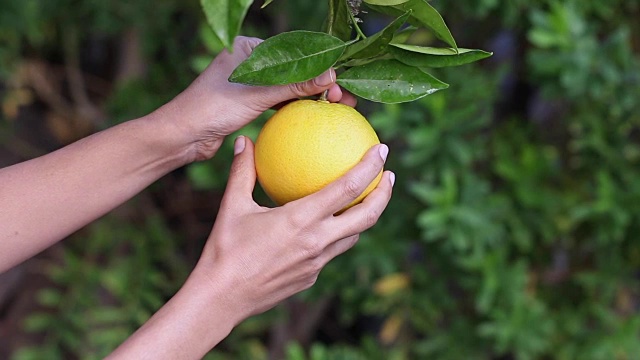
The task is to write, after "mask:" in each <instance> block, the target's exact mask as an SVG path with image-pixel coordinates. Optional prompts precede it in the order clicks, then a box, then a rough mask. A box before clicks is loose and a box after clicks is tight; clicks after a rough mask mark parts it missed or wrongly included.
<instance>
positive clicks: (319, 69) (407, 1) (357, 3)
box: [201, 0, 492, 103]
mask: <svg viewBox="0 0 640 360" xmlns="http://www.w3.org/2000/svg"><path fill="white" fill-rule="evenodd" d="M272 2H273V0H266V1H265V2H264V4H263V5H262V7H265V6H268V5H269V4H270V3H272ZM363 2H364V4H365V5H366V6H367V9H368V10H367V11H374V12H379V13H382V14H386V15H390V16H393V17H394V20H393V21H391V22H390V23H389V24H387V26H385V27H384V28H383V29H381V30H379V31H378V32H376V33H375V34H372V35H370V36H366V35H365V34H364V32H363V31H362V30H361V29H360V26H359V23H361V22H362V20H361V19H360V18H359V16H360V15H361V14H362V13H365V11H363V9H361V6H362V5H363ZM252 3H253V1H250V0H201V4H202V7H203V9H204V12H205V14H206V17H207V20H208V22H209V24H210V26H211V28H212V29H213V32H214V34H215V36H216V37H217V38H218V39H219V40H220V42H221V43H222V44H223V45H224V46H225V47H226V48H227V49H229V50H231V46H232V44H233V40H234V38H235V37H236V36H237V35H238V33H239V31H240V27H241V25H242V22H243V20H244V17H245V16H246V13H247V11H248V9H249V7H250V6H251V4H252ZM328 5H329V6H328V14H327V17H326V21H325V26H324V32H316V31H308V30H295V31H290V32H284V33H281V34H278V35H276V36H273V37H271V38H269V39H267V40H266V41H264V42H263V43H262V44H260V45H259V46H258V47H256V49H255V50H254V51H253V53H252V54H251V56H250V57H249V58H248V59H246V60H245V61H244V62H243V63H242V64H240V65H239V66H238V67H237V68H236V70H235V71H234V72H233V73H232V74H231V77H230V78H229V80H230V81H232V82H238V83H243V84H248V85H263V86H265V85H282V84H290V83H295V82H302V81H306V80H309V79H312V78H314V77H316V76H318V75H320V74H322V73H323V72H325V71H326V70H328V69H329V68H331V67H334V68H336V69H339V70H340V73H339V75H338V79H337V83H338V84H339V85H341V86H342V87H344V88H345V89H347V90H349V91H350V92H352V93H353V94H355V95H357V96H359V97H362V98H364V99H367V100H371V101H375V102H382V103H400V102H408V101H413V100H417V99H420V98H422V97H424V96H426V95H429V94H432V93H434V92H436V91H438V90H442V89H446V88H447V87H448V86H449V85H448V84H446V83H444V82H442V81H440V80H438V79H437V78H435V77H434V76H432V75H430V74H429V72H428V70H429V68H438V67H448V66H458V65H463V64H467V63H470V62H474V61H477V60H480V59H484V58H486V57H489V56H491V55H492V54H491V53H490V52H486V51H482V50H476V49H466V48H460V47H458V45H457V44H456V41H455V39H454V38H453V35H452V34H451V31H450V30H449V28H448V27H447V25H446V23H445V22H444V20H443V18H442V16H441V15H440V13H438V11H437V10H436V9H435V8H433V7H432V6H431V5H430V4H429V3H428V2H427V1H426V0H364V1H362V0H329V4H328ZM406 23H408V24H409V25H408V26H405V24H406ZM419 28H427V29H429V30H430V31H431V32H432V33H433V35H434V36H435V37H436V38H438V39H439V40H440V41H441V42H442V44H443V47H426V46H419V45H414V44H413V43H412V42H411V41H410V39H411V35H412V33H413V32H414V31H416V30H417V29H419Z"/></svg>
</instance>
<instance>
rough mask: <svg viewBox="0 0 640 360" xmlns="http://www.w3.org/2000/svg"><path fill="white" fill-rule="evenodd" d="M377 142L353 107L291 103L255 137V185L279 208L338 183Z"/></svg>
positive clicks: (370, 187) (369, 127)
mask: <svg viewBox="0 0 640 360" xmlns="http://www.w3.org/2000/svg"><path fill="white" fill-rule="evenodd" d="M379 143H380V140H378V136H377V135H376V133H375V131H374V130H373V128H372V127H371V125H370V124H369V122H367V120H366V119H365V118H364V116H362V115H361V114H360V113H359V112H358V111H356V110H355V109H354V108H352V107H349V106H347V105H343V104H336V103H329V102H327V101H322V100H318V101H316V100H297V101H294V102H291V103H289V104H287V105H285V106H284V107H282V108H281V109H280V110H278V111H277V112H276V113H275V114H274V115H273V116H272V117H271V118H270V119H269V120H268V121H267V123H266V124H265V125H264V127H263V128H262V130H261V131H260V134H259V135H258V139H257V140H256V147H255V160H256V172H257V174H258V181H259V182H260V185H261V186H262V188H263V189H264V191H265V192H266V193H267V195H268V196H269V197H270V198H271V199H272V200H273V201H275V202H276V203H277V204H278V205H284V204H286V203H288V202H290V201H293V200H297V199H299V198H302V197H304V196H307V195H310V194H312V193H314V192H316V191H318V190H320V189H322V188H323V187H325V186H326V185H328V184H329V183H331V182H332V181H334V180H336V179H338V178H339V177H340V176H342V175H344V174H345V173H346V172H347V171H349V170H350V169H351V168H352V167H353V166H354V165H356V164H357V163H358V162H359V161H360V160H361V159H362V157H363V156H364V154H365V153H366V152H367V151H368V150H369V149H370V148H371V147H372V146H374V145H376V144H379ZM381 177H382V172H380V174H378V176H377V177H376V178H375V179H374V180H373V181H372V182H371V184H370V185H369V186H368V187H367V189H366V190H365V191H364V192H363V193H362V194H361V195H360V196H359V197H358V198H357V199H356V200H354V201H353V202H352V203H351V204H349V206H347V208H348V207H351V206H353V205H355V204H357V203H359V202H360V201H362V199H364V197H365V196H366V195H367V194H369V193H370V192H371V191H372V190H373V189H374V188H375V187H376V186H377V185H378V182H380V178H381Z"/></svg>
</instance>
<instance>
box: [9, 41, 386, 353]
mask: <svg viewBox="0 0 640 360" xmlns="http://www.w3.org/2000/svg"><path fill="white" fill-rule="evenodd" d="M259 42H260V40H259V39H252V38H242V37H241V38H238V39H237V41H236V43H235V45H234V51H233V53H228V52H223V53H222V54H221V55H219V56H218V57H217V58H216V59H215V60H214V61H213V62H212V64H211V65H210V66H209V67H208V68H207V70H205V71H204V72H203V73H202V74H201V75H200V76H199V77H198V78H197V79H196V80H195V81H194V82H193V83H192V84H191V85H190V86H189V87H188V88H187V89H186V90H185V91H183V92H182V93H181V94H180V95H178V96H177V97H176V98H175V99H173V100H172V101H171V102H169V103H167V104H166V105H164V106H163V107H161V108H160V109H158V110H156V111H154V112H153V113H151V114H149V115H147V116H144V117H141V118H139V119H135V120H131V121H128V122H125V123H123V124H120V125H117V126H114V127H112V128H110V129H107V130H105V131H102V132H99V133H96V134H94V135H92V136H89V137H87V138H85V139H82V140H80V141H78V142H75V143H73V144H71V145H68V146H66V147H64V148H61V149H59V150H57V151H54V152H52V153H50V154H47V155H45V156H42V157H39V158H35V159H32V160H29V161H26V162H23V163H20V164H16V165H13V166H9V167H7V168H4V169H0V225H1V226H0V272H3V271H5V270H7V269H9V268H11V267H12V266H15V265H17V264H19V263H20V262H22V261H24V260H26V259H28V258H29V257H31V256H33V255H35V254H37V253H38V252H40V251H42V250H44V249H46V248H47V247H49V246H51V245H53V244H54V243H56V242H58V241H60V240H61V239H63V238H65V237H67V236H68V235H70V234H72V233H73V232H75V231H76V230H78V229H80V228H81V227H83V226H85V225H86V224H88V223H90V222H91V221H93V220H95V219H97V218H99V217H100V216H102V215H104V214H106V213H107V212H109V211H111V210H112V209H114V208H115V207H117V206H118V205H120V204H122V203H123V202H125V201H127V200H128V199H130V198H131V197H133V196H134V195H135V194H137V193H138V192H140V191H141V190H143V189H144V188H145V187H147V186H148V185H150V184H151V183H153V182H154V181H155V180H157V179H158V178H160V177H162V176H163V175H165V174H167V173H168V172H170V171H172V170H174V169H176V168H178V167H181V166H183V165H185V164H188V163H191V162H193V161H198V160H204V159H208V158H211V157H212V156H214V155H215V153H216V152H217V150H218V149H219V148H220V146H221V144H222V142H223V141H224V139H225V137H226V136H227V135H229V134H231V133H232V132H234V131H236V130H238V129H240V128H242V127H243V126H244V125H246V124H248V123H249V122H251V121H252V120H253V119H255V118H256V117H257V116H258V115H260V114H261V113H262V112H264V111H265V110H267V109H269V108H271V107H273V106H276V105H277V104H280V103H282V102H285V101H288V100H291V99H295V98H297V97H301V96H310V95H315V94H319V93H321V92H322V91H324V90H329V96H328V99H329V101H333V102H338V101H340V102H342V103H345V104H347V105H351V106H353V105H355V99H354V98H353V97H352V96H350V95H348V94H343V92H342V91H341V90H340V88H339V87H338V86H337V85H336V84H335V72H334V71H333V70H330V71H328V72H326V73H325V74H323V75H321V76H319V77H318V78H316V79H313V80H310V81H308V82H305V83H300V84H292V85H286V86H277V87H249V86H244V85H240V84H232V83H229V82H228V81H227V78H228V77H229V74H230V73H231V71H233V69H234V68H235V67H236V66H237V65H238V64H239V63H240V62H241V61H242V60H244V59H245V58H246V57H247V56H248V55H249V54H250V53H251V51H252V49H253V48H254V47H255V46H256V45H257V44H258V43H259ZM235 150H236V151H235V152H236V154H235V157H234V162H233V165H232V169H231V175H230V177H229V183H228V187H227V189H226V191H225V195H224V197H223V201H222V203H221V208H220V211H219V213H218V218H217V219H216V222H215V225H214V227H213V230H212V232H211V235H210V236H209V240H208V242H207V245H206V246H205V249H204V251H203V254H202V257H201V259H200V261H199V262H198V263H197V265H196V267H195V268H194V270H193V272H192V273H191V275H190V276H189V278H188V280H187V281H186V283H185V284H184V285H183V287H182V288H181V289H180V290H179V291H178V293H177V294H176V295H175V296H174V297H173V298H172V299H171V300H170V301H169V302H168V303H167V304H165V305H164V306H163V307H162V308H161V309H160V310H159V311H158V312H157V313H156V314H155V315H154V316H153V317H152V318H151V319H150V320H149V321H148V322H147V323H146V324H144V325H143V326H142V327H141V328H140V329H139V330H138V331H137V332H136V333H135V334H133V335H132V336H131V337H130V338H129V339H128V340H127V341H126V342H125V343H124V344H122V345H121V346H120V347H119V348H118V349H116V350H115V351H114V353H113V354H112V355H111V356H112V357H113V358H132V359H142V358H153V359H159V358H167V359H180V358H185V359H192V358H200V357H202V356H204V354H205V353H206V352H207V351H209V350H210V349H211V348H213V347H214V346H215V345H216V344H217V343H218V342H219V341H221V340H222V339H223V338H224V337H226V336H227V335H228V334H229V332H230V331H231V329H232V328H233V327H234V326H236V325H237V324H238V323H239V322H241V321H242V320H244V319H246V318H247V317H249V316H251V315H253V314H257V313H260V312H263V311H265V310H267V309H269V308H271V307H273V306H274V305H276V304H277V303H278V302H279V301H281V300H283V299H285V298H287V297H289V296H291V295H293V294H295V293H297V292H299V291H301V290H303V289H305V288H308V287H309V286H311V285H312V284H313V283H314V282H315V279H316V278H317V276H318V273H319V272H320V270H321V269H322V267H323V266H324V265H325V264H326V263H327V262H328V261H329V260H330V259H332V258H333V257H335V256H337V255H338V254H340V253H342V252H344V251H346V250H347V249H349V248H350V247H352V246H353V245H354V244H355V242H356V241H357V238H358V234H359V233H360V232H362V231H364V230H366V229H367V228H369V227H371V226H373V225H374V224H375V222H376V221H377V219H378V217H379V216H380V214H381V213H382V211H383V210H384V208H385V207H386V205H387V203H388V201H389V199H390V196H391V187H392V184H393V179H394V176H393V174H392V173H390V172H388V171H387V172H385V174H384V176H383V179H382V181H381V182H380V184H379V185H378V188H377V189H375V190H374V191H373V192H371V193H370V194H369V196H368V197H367V198H366V199H365V200H364V201H363V202H362V204H360V205H357V206H354V207H352V208H351V209H349V210H348V211H346V212H344V213H342V214H341V215H339V216H334V215H333V214H334V213H335V212H337V211H338V210H340V209H342V208H343V207H344V206H345V205H347V204H349V203H350V202H351V201H352V200H353V199H355V198H356V197H357V196H358V195H359V194H360V193H361V192H362V191H363V190H364V189H365V188H366V187H367V185H368V184H369V183H370V182H371V180H373V179H374V177H375V176H376V175H377V174H378V173H379V171H380V170H381V169H382V166H383V163H384V159H385V158H386V154H387V152H388V148H387V147H386V146H385V145H377V146H375V147H374V148H372V149H371V150H370V151H369V152H368V153H367V155H365V157H364V158H363V160H362V162H360V163H359V164H358V165H356V166H355V167H354V168H353V169H352V170H351V171H350V172H349V173H348V174H346V175H345V176H344V177H342V178H340V179H339V180H337V181H336V182H334V183H332V184H330V185H329V186H327V187H326V188H325V189H323V190H321V191H320V192H318V193H316V194H312V195H310V196H308V197H305V198H303V199H300V200H298V201H294V202H292V203H289V204H287V205H285V206H282V207H278V208H274V209H269V208H265V207H261V206H259V205H257V204H256V203H255V202H254V201H253V200H252V198H251V190H252V189H253V186H254V185H255V166H254V163H253V144H252V142H251V141H250V140H249V139H248V138H245V137H240V138H238V139H237V140H236V143H235Z"/></svg>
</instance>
